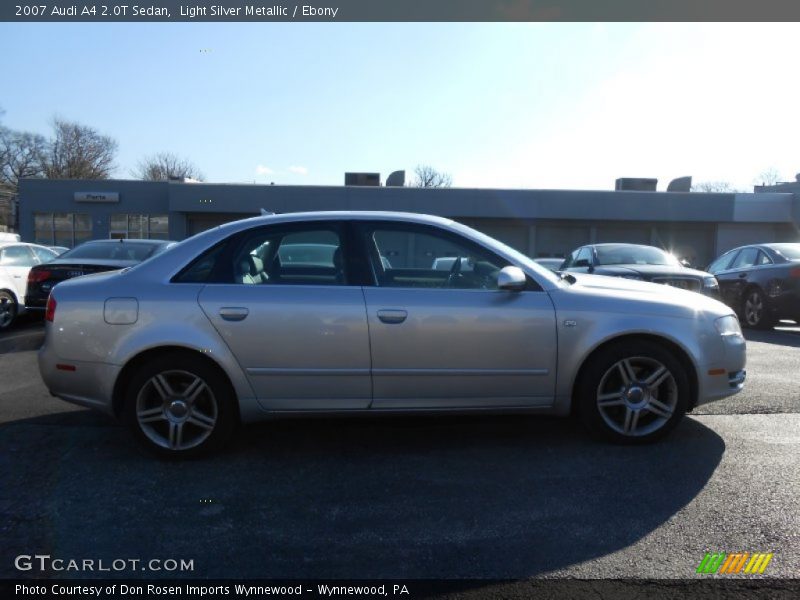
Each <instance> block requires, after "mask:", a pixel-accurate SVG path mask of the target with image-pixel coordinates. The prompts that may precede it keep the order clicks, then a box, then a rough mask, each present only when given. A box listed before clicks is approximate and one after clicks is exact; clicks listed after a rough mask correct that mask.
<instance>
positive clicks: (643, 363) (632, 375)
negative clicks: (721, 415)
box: [576, 340, 691, 444]
mask: <svg viewBox="0 0 800 600" xmlns="http://www.w3.org/2000/svg"><path fill="white" fill-rule="evenodd" d="M576 390H577V397H576V401H577V403H578V406H577V408H578V413H579V415H580V418H581V420H582V422H583V424H584V425H585V426H586V427H587V428H588V429H589V431H590V432H591V433H592V434H594V435H595V436H597V437H601V438H603V439H606V440H609V441H612V442H618V443H630V444H638V443H647V442H652V441H655V440H657V439H659V438H661V437H663V436H664V435H666V434H667V433H669V432H670V431H671V430H672V429H673V428H674V427H675V426H676V425H677V424H678V423H679V422H680V420H681V419H682V418H683V415H684V414H685V413H686V410H687V407H688V404H689V394H690V393H691V391H690V390H691V388H690V385H689V377H688V374H687V373H686V369H685V367H684V366H683V364H682V363H681V362H680V361H679V360H678V359H677V358H676V357H675V356H674V354H673V353H672V352H671V351H670V350H668V349H666V348H664V347H662V346H660V345H658V344H656V343H653V342H650V341H647V340H635V341H630V342H621V343H618V344H613V345H610V346H607V347H606V348H603V349H601V350H600V351H599V352H598V353H597V354H596V355H594V356H593V357H591V358H590V362H589V363H588V364H587V365H586V368H585V369H584V370H583V372H582V375H581V378H580V380H579V382H578V384H577V388H576Z"/></svg>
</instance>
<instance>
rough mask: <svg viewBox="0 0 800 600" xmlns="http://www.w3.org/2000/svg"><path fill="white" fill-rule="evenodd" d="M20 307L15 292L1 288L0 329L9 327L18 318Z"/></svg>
mask: <svg viewBox="0 0 800 600" xmlns="http://www.w3.org/2000/svg"><path fill="white" fill-rule="evenodd" d="M17 312H19V307H18V306H17V299H16V298H14V294H12V293H11V292H8V291H6V290H0V331H3V330H5V329H8V328H9V327H11V324H12V323H13V322H14V319H16V318H17Z"/></svg>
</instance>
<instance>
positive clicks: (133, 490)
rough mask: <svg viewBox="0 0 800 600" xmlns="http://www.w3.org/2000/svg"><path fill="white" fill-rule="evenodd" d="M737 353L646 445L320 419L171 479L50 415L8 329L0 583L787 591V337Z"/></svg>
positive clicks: (564, 424)
mask: <svg viewBox="0 0 800 600" xmlns="http://www.w3.org/2000/svg"><path fill="white" fill-rule="evenodd" d="M747 336H748V340H749V343H748V350H749V352H748V374H749V375H748V382H747V386H746V390H745V391H744V392H743V393H742V394H740V395H738V396H736V397H733V398H730V399H726V400H723V401H720V402H717V403H715V404H712V405H708V406H705V407H702V408H701V409H698V410H697V411H696V412H695V413H694V414H693V415H692V416H691V417H690V418H688V419H686V420H685V422H684V423H683V424H682V425H681V426H680V427H679V428H678V430H677V431H676V432H675V433H674V434H673V435H672V436H671V437H670V438H669V439H667V440H665V441H663V442H661V443H658V444H656V445H653V446H648V447H640V448H628V447H617V446H608V445H603V444H599V443H596V442H593V441H591V440H589V439H588V438H587V437H586V436H585V435H584V433H583V432H582V430H581V429H580V428H579V427H578V426H577V425H576V424H574V423H573V422H571V421H569V420H556V419H542V418H538V419H537V418H533V417H472V418H463V417H458V418H446V417H439V418H408V419H373V418H370V419H353V420H344V419H336V420H322V419H316V420H303V421H300V420H297V421H279V422H271V423H266V424H262V425H257V426H251V427H248V428H245V429H244V430H242V431H241V432H240V433H239V435H238V437H237V439H236V441H235V443H234V444H233V445H232V447H231V448H230V449H229V450H228V451H227V452H226V453H224V454H222V455H220V456H216V457H213V458H211V459H207V460H203V461H193V462H188V463H174V462H162V461H157V460H154V459H153V458H151V457H150V456H149V455H146V454H142V453H141V452H140V451H139V449H138V448H137V447H136V446H135V444H134V442H133V441H132V439H131V438H129V437H128V435H127V433H126V432H125V431H124V430H123V429H122V428H121V427H119V426H118V425H117V424H116V423H115V422H113V421H112V420H110V419H108V418H106V417H104V416H102V415H99V414H95V413H94V412H91V411H89V410H84V409H81V408H78V407H73V406H71V405H69V404H66V403H64V402H62V401H60V400H58V399H56V398H52V397H51V396H49V394H48V392H47V390H46V389H45V387H44V385H43V384H42V383H41V381H40V379H39V374H38V370H37V368H36V348H38V346H39V345H40V343H41V341H42V337H43V334H42V327H41V325H40V324H39V323H36V322H25V323H22V324H21V325H20V326H18V327H16V328H14V329H12V330H11V331H9V332H6V333H4V334H2V335H0V473H2V482H3V483H2V485H1V486H0V537H1V538H2V540H3V543H2V544H0V577H18V576H20V575H35V576H42V575H39V574H36V573H29V574H22V573H20V572H18V571H16V570H15V569H14V558H15V557H16V556H17V555H20V554H50V555H52V556H53V557H61V558H65V559H70V558H76V559H83V558H93V559H104V560H106V561H108V562H110V561H112V560H113V559H118V558H141V559H145V560H147V559H151V558H158V559H166V558H173V559H192V560H193V561H194V571H193V572H190V573H181V574H180V575H182V576H191V577H202V578H214V577H268V578H312V577H313V578H350V577H354V578H457V577H466V578H515V579H522V578H530V577H573V576H574V577H585V578H644V577H648V578H650V577H654V578H685V577H695V569H696V567H697V565H698V564H699V562H700V560H701V559H702V558H703V555H704V553H705V552H706V551H726V552H732V551H749V552H774V558H773V560H772V562H771V563H770V565H769V567H768V569H767V572H766V574H765V576H764V577H767V578H785V577H798V576H800V414H798V413H800V389H799V388H798V385H797V383H796V379H795V378H796V377H797V376H798V373H800V329H798V328H782V329H781V330H776V331H772V332H748V333H747ZM63 575H64V574H62V576H63ZM120 575H122V576H131V575H132V573H131V572H123V573H120ZM133 575H134V576H136V575H137V574H136V573H133ZM159 575H160V574H159V573H148V576H159ZM172 575H174V573H173V574H172ZM44 576H48V575H47V574H45V575H44ZM69 576H70V577H91V576H93V575H92V574H91V573H87V574H82V573H70V574H69ZM94 576H96V574H95V575H94Z"/></svg>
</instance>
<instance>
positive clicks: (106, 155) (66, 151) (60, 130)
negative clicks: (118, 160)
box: [42, 118, 117, 179]
mask: <svg viewBox="0 0 800 600" xmlns="http://www.w3.org/2000/svg"><path fill="white" fill-rule="evenodd" d="M53 131H54V137H53V139H52V140H51V141H50V143H49V144H48V147H47V151H46V152H45V154H44V157H43V160H42V170H43V172H44V175H45V177H49V178H50V179H108V178H109V177H110V176H111V173H112V171H113V170H114V158H115V156H116V153H117V142H116V141H114V140H113V139H112V138H110V137H108V136H106V135H102V134H100V133H99V132H98V131H97V130H95V129H93V128H91V127H87V126H85V125H81V124H79V123H74V122H70V121H66V120H64V119H59V118H56V119H54V120H53Z"/></svg>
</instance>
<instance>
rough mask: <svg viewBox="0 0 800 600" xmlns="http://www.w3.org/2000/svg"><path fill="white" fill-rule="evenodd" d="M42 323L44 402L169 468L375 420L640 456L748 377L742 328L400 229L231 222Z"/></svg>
mask: <svg viewBox="0 0 800 600" xmlns="http://www.w3.org/2000/svg"><path fill="white" fill-rule="evenodd" d="M443 257H444V258H446V259H447V261H444V260H440V259H442V258H443ZM445 263H446V265H447V268H443V266H442V265H444V264H445ZM46 321H47V324H46V339H45V343H44V346H43V347H42V349H41V351H40V353H39V367H40V370H41V374H42V377H43V379H44V381H45V383H46V384H47V387H48V388H49V389H50V391H51V392H52V393H53V394H54V395H56V396H59V397H61V398H63V399H64V400H66V401H68V402H74V403H76V404H80V405H83V406H89V407H93V408H97V409H99V410H102V411H105V412H107V413H109V414H112V415H115V416H117V417H119V418H120V419H122V420H123V421H124V422H125V423H126V424H127V425H128V426H129V427H130V429H131V430H132V431H133V432H134V435H135V436H136V437H137V438H138V439H139V440H140V441H141V442H142V443H144V445H145V446H147V447H148V448H151V449H152V450H154V451H156V452H157V453H160V454H163V455H170V456H193V455H196V454H199V453H203V452H206V451H209V450H212V449H216V448H219V447H220V446H221V445H222V444H224V443H225V442H226V441H227V440H228V439H229V438H230V437H231V434H232V432H233V431H234V428H235V427H236V426H237V425H238V424H240V423H246V422H252V421H255V420H258V419H263V418H267V417H278V416H282V415H284V416H285V415H317V414H355V413H361V414H364V413H378V412H381V413H398V414H401V413H402V414H406V413H410V412H425V413H428V412H432V411H443V412H458V413H465V412H470V411H473V412H478V411H487V410H489V411H512V412H527V413H539V414H551V415H564V416H566V415H570V414H572V413H575V414H577V415H578V416H579V418H580V419H581V420H582V422H583V423H584V424H585V425H586V427H587V428H588V429H589V431H590V432H591V433H593V434H595V435H597V436H599V437H602V438H605V439H607V440H610V441H615V442H623V443H626V442H627V443H639V442H649V441H652V440H655V439H657V438H659V437H661V436H663V435H664V434H666V433H667V432H668V431H670V430H671V429H672V428H674V427H675V426H676V425H677V424H678V422H679V421H680V419H681V418H682V417H683V415H684V414H685V413H686V412H687V411H690V410H691V409H692V408H693V407H694V406H696V405H698V404H701V403H704V402H708V401H711V400H715V399H718V398H724V397H726V396H730V395H732V394H736V393H737V392H739V391H740V390H741V389H742V386H743V382H744V378H745V371H744V367H745V342H744V339H743V337H742V334H741V330H740V328H739V322H738V320H737V318H736V316H735V315H734V313H733V311H732V310H731V309H730V308H728V307H727V306H725V305H724V304H722V303H720V302H717V301H716V300H713V299H711V298H707V297H704V296H701V295H699V294H695V293H692V292H687V291H683V290H679V289H671V288H667V287H665V286H661V285H657V284H652V283H646V282H640V281H632V280H626V279H620V278H612V277H603V276H597V275H582V274H576V275H571V274H567V275H562V276H559V275H557V274H555V273H552V272H550V271H549V270H547V269H545V268H543V267H541V266H539V265H537V264H536V263H535V262H534V261H533V260H531V259H530V258H528V257H526V256H524V255H523V254H521V253H519V252H517V251H516V250H514V249H512V248H509V247H508V246H506V245H504V244H502V243H500V242H498V241H496V240H494V239H492V238H489V237H487V236H485V235H483V234H481V233H479V232H477V231H475V230H473V229H470V228H468V227H466V226H464V225H460V224H458V223H455V222H453V221H450V220H447V219H442V218H438V217H429V216H422V215H411V214H403V213H382V212H372V213H370V212H338V213H337V212H319V213H302V214H301V213H296V214H286V215H274V216H265V217H256V218H253V219H246V220H242V221H237V222H234V223H229V224H227V225H223V226H221V227H217V228H216V229H213V230H210V231H206V232H204V233H201V234H198V235H196V236H194V237H192V238H189V239H188V240H185V241H184V242H181V243H180V244H177V245H175V246H174V247H172V248H171V249H169V250H167V251H165V252H164V253H162V254H160V255H158V256H156V257H154V258H152V259H150V260H148V261H145V262H144V263H142V264H140V265H138V266H135V267H132V268H129V269H126V270H124V271H117V272H112V273H102V274H97V275H88V276H85V277H79V278H77V279H73V280H69V281H66V282H64V283H60V284H58V285H57V286H56V287H55V288H54V289H53V292H52V293H51V294H50V298H49V301H48V304H47V311H46Z"/></svg>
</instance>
